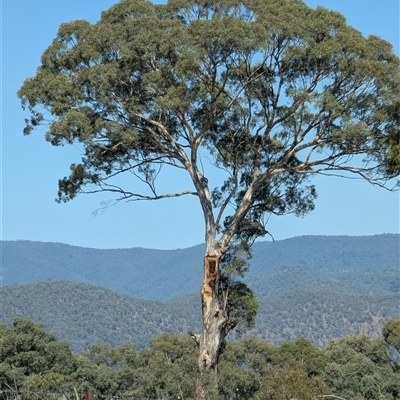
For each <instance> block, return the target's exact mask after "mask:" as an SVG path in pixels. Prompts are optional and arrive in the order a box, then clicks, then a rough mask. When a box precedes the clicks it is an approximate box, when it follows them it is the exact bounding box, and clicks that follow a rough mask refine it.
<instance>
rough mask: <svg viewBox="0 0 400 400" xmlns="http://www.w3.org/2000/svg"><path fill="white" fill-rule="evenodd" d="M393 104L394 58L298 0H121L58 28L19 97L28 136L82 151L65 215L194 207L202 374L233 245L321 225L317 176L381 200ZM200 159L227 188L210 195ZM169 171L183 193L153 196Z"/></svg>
mask: <svg viewBox="0 0 400 400" xmlns="http://www.w3.org/2000/svg"><path fill="white" fill-rule="evenodd" d="M399 92H400V80H399V59H398V58H397V57H396V56H395V55H394V53H393V50H392V46H391V45H390V44H389V43H387V42H386V41H384V40H381V39H379V38H378V37H376V36H370V37H368V38H365V37H363V36H362V35H361V33H360V32H358V31H357V30H355V29H353V28H351V27H350V26H348V25H347V24H346V21H345V19H344V17H343V16H342V15H340V14H339V13H337V12H334V11H329V10H327V9H324V8H322V7H318V8H316V9H315V10H314V9H311V8H309V7H307V6H306V5H305V4H304V3H303V2H302V1H300V0H241V1H240V0H214V1H209V0H170V1H169V2H168V4H166V5H154V4H152V3H150V2H146V1H143V0H123V1H121V2H119V3H117V4H116V5H114V6H113V7H111V8H110V9H109V10H107V11H104V12H103V13H102V15H101V19H100V21H99V22H97V23H96V24H90V23H89V22H87V21H83V20H80V21H72V22H69V23H65V24H62V25H61V27H60V29H59V31H58V34H57V36H56V38H55V39H54V41H53V43H52V44H51V45H50V47H49V48H48V49H47V50H46V51H45V52H44V54H43V56H42V59H41V65H40V67H39V69H38V70H37V73H36V76H35V77H33V78H29V79H27V80H26V81H25V82H24V84H23V86H22V87H21V89H20V91H19V93H18V94H19V97H20V98H21V100H22V104H23V106H24V107H27V108H28V109H29V111H30V112H31V117H30V118H29V119H28V120H27V125H26V128H25V131H24V132H25V134H29V133H30V132H31V131H32V129H34V128H36V127H38V126H39V125H45V126H46V127H47V131H46V139H47V140H48V141H49V142H50V143H51V144H53V145H55V146H59V145H65V144H73V145H78V146H80V148H81V149H82V151H83V157H82V159H81V161H80V162H78V163H73V164H72V165H71V172H70V175H69V176H67V177H65V178H63V179H61V180H60V181H59V192H58V200H59V201H61V202H62V201H69V200H72V199H73V198H75V197H76V196H77V195H79V194H81V193H97V192H108V193H110V194H111V195H112V196H114V197H113V198H114V199H115V201H116V202H118V201H139V200H161V199H164V198H171V197H179V196H185V195H194V196H196V197H197V198H198V199H199V204H200V206H201V208H202V211H203V215H204V223H205V242H206V252H205V258H204V279H203V284H202V287H201V302H202V315H203V329H202V332H201V334H199V335H197V336H196V337H197V339H198V343H199V347H200V354H199V359H198V364H199V369H200V371H203V370H205V369H210V368H214V367H215V366H216V364H217V361H218V355H219V353H220V349H221V345H222V343H223V342H224V339H225V337H226V335H227V334H228V332H229V330H230V329H231V327H232V326H233V325H234V324H231V325H230V321H231V320H230V319H229V318H228V316H227V307H228V306H229V305H232V304H233V303H230V302H229V300H228V301H225V302H221V297H220V295H221V293H222V292H221V290H222V291H223V292H224V293H226V292H227V290H226V288H227V286H226V279H227V278H226V276H227V275H226V274H225V275H224V274H221V270H220V261H221V258H222V257H224V256H225V255H226V253H227V251H228V250H229V246H230V244H231V242H232V240H235V241H239V240H242V239H243V240H245V241H247V242H248V243H251V242H252V241H253V240H254V239H256V238H257V237H260V236H263V235H265V234H266V233H267V231H266V228H265V226H264V224H263V221H264V216H266V215H268V214H275V215H283V214H288V213H293V214H295V215H297V216H302V215H305V214H307V213H308V212H310V211H312V210H313V209H314V200H315V198H316V196H317V194H316V189H315V187H314V186H313V185H312V184H310V183H309V178H310V177H312V176H314V175H317V174H322V175H339V176H352V177H356V178H360V179H365V180H366V181H368V182H369V183H372V184H375V185H379V186H382V187H388V184H390V182H393V181H390V179H391V178H394V177H396V176H398V174H399V168H400V160H399V158H400V157H399V152H398V150H399V136H400V133H399V132H400V130H399V120H400V117H399V109H400V107H399V106H400V100H399V96H398V94H399ZM205 158H207V160H211V165H212V166H213V167H214V168H215V169H217V170H218V171H219V174H221V173H223V174H224V179H223V180H222V181H221V183H220V184H218V185H216V186H215V187H211V186H210V182H211V179H210V182H209V178H210V177H211V176H213V172H212V171H210V172H209V173H207V174H206V173H205V172H204V168H203V160H205ZM171 169H177V170H179V171H181V172H182V173H183V174H186V175H187V176H188V177H189V178H190V182H191V185H190V187H182V190H179V191H174V192H171V193H161V192H159V190H158V186H157V182H158V180H159V179H162V178H163V177H166V178H168V174H169V172H170V171H171ZM122 175H123V176H126V178H125V179H121V178H122V177H121V176H122ZM224 285H225V286H224ZM253 306H254V304H253ZM253 306H251V307H250V308H252V309H254V307H253ZM235 307H236V304H235ZM232 312H233V313H234V311H233V310H232V309H231V315H232Z"/></svg>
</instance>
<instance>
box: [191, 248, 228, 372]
mask: <svg viewBox="0 0 400 400" xmlns="http://www.w3.org/2000/svg"><path fill="white" fill-rule="evenodd" d="M220 258H221V255H219V254H218V255H206V256H205V258H204V279H203V285H202V287H201V303H202V313H203V331H202V334H201V335H200V338H199V339H200V340H199V346H200V355H199V359H198V363H199V369H200V372H202V371H204V370H207V369H212V368H215V367H216V365H217V362H218V356H219V353H220V350H221V345H222V343H223V342H224V340H225V337H226V334H227V332H226V330H225V324H226V317H225V313H224V311H223V310H221V309H220V308H219V302H218V280H219V261H220Z"/></svg>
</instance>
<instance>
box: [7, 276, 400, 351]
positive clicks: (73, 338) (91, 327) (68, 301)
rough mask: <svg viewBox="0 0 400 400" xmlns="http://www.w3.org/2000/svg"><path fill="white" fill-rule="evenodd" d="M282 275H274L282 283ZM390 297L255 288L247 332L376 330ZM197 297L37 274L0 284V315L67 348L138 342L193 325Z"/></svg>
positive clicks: (314, 337)
mask: <svg viewBox="0 0 400 400" xmlns="http://www.w3.org/2000/svg"><path fill="white" fill-rule="evenodd" d="M273 276H275V275H273ZM290 277H291V275H290V274H288V275H287V276H286V278H285V279H283V280H281V281H280V283H281V284H282V285H285V282H289V280H290ZM398 299H399V298H398V293H391V294H382V295H366V294H357V293H354V292H353V293H352V292H349V291H343V290H338V289H336V288H333V287H328V286H305V287H303V288H299V289H297V290H294V291H288V292H286V293H283V294H279V295H276V296H274V297H262V296H261V297H260V300H259V301H260V306H259V311H258V315H257V319H256V325H255V328H254V329H253V330H252V331H251V333H252V334H254V335H257V336H259V337H262V338H265V339H267V340H268V341H269V342H270V343H272V344H274V345H279V344H281V343H282V342H283V341H284V340H291V341H295V340H296V339H298V338H300V337H305V338H307V339H308V340H310V341H311V342H312V343H313V344H314V345H316V346H319V347H322V346H325V345H326V344H327V343H328V341H329V340H331V339H334V338H338V337H341V336H344V335H346V334H349V333H355V334H359V333H367V334H369V335H371V336H372V337H374V338H376V337H379V335H380V331H381V327H382V324H383V323H384V322H385V321H387V320H388V319H390V318H396V317H398V316H399V304H398ZM199 301H200V300H199V296H198V294H192V295H186V296H181V297H177V298H174V299H172V300H169V301H166V302H158V301H151V300H143V299H135V298H131V297H129V296H127V295H121V294H118V293H115V292H112V291H111V290H109V289H104V288H101V287H98V286H93V285H89V284H85V283H76V282H69V281H45V282H36V283H31V284H26V285H10V286H7V287H4V288H3V289H2V303H3V310H2V322H5V323H7V324H10V323H11V322H12V320H13V319H14V318H15V317H16V316H21V317H25V318H30V319H32V320H34V321H36V322H40V323H42V324H44V326H45V327H46V328H47V329H48V330H49V331H51V332H54V333H56V334H57V335H58V336H59V337H60V338H61V339H65V340H67V341H68V342H69V343H71V346H72V348H73V349H74V350H75V351H83V350H85V349H87V348H88V347H90V346H91V345H93V344H94V343H97V342H101V343H105V344H108V345H110V346H119V345H121V344H123V343H126V342H129V343H133V344H134V345H135V346H136V347H137V348H143V347H145V346H148V344H149V342H150V340H151V339H152V338H153V337H155V336H157V335H159V334H161V333H162V332H167V333H187V332H189V331H192V330H195V331H198V330H199V329H200V326H199V325H200V321H201V318H200V309H199ZM231 338H232V339H238V336H237V334H236V335H235V334H233V335H231Z"/></svg>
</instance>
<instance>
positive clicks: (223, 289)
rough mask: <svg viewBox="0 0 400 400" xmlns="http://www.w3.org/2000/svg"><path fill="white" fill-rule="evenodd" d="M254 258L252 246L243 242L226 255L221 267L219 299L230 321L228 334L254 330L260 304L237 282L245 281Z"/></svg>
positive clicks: (232, 247)
mask: <svg viewBox="0 0 400 400" xmlns="http://www.w3.org/2000/svg"><path fill="white" fill-rule="evenodd" d="M250 258H251V248H250V246H249V243H248V242H247V241H245V240H241V241H239V242H238V243H235V244H234V245H231V247H230V249H229V250H228V251H227V252H226V253H225V254H224V256H223V257H222V260H221V264H220V269H221V272H220V277H219V286H218V297H219V302H220V308H221V309H222V310H224V312H225V314H226V317H227V322H226V325H227V331H229V330H231V329H233V328H236V331H237V332H241V331H242V330H244V331H245V330H246V329H251V328H253V327H254V324H255V319H256V315H257V310H258V301H257V300H256V298H255V295H254V292H253V291H252V290H251V289H250V288H249V287H248V286H247V285H246V284H245V283H244V282H243V281H240V280H238V279H240V278H244V276H245V274H246V272H247V271H248V269H249V264H248V262H247V261H246V260H248V259H250Z"/></svg>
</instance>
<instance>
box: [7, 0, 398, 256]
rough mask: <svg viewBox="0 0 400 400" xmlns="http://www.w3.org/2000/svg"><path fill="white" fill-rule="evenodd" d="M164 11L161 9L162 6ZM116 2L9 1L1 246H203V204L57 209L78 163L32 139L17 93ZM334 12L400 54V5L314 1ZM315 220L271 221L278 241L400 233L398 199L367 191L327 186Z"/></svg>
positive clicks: (80, 202)
mask: <svg viewBox="0 0 400 400" xmlns="http://www.w3.org/2000/svg"><path fill="white" fill-rule="evenodd" d="M159 2H162V1H159ZM114 3H115V1H114V0H69V1H65V0H3V2H2V82H1V91H2V109H1V111H2V115H1V124H2V125H1V145H2V162H1V169H2V170H1V174H2V180H1V185H2V187H1V193H2V196H1V207H2V208H1V209H2V221H1V222H2V224H1V227H2V228H1V229H2V232H1V235H2V239H3V240H17V239H25V240H37V241H45V242H62V243H68V244H71V245H77V246H83V247H94V248H129V247H146V248H157V249H175V248H186V247H190V246H194V245H197V244H199V243H203V242H204V223H203V218H202V213H201V209H200V205H199V203H198V199H197V198H195V197H193V196H192V197H186V198H179V199H169V200H164V201H159V202H140V203H120V204H118V205H116V206H114V207H110V208H108V209H106V210H105V211H104V212H103V211H101V212H98V213H95V214H94V211H96V210H97V209H99V208H100V207H101V202H102V201H104V200H106V198H105V197H104V196H100V195H98V196H96V195H90V196H80V197H78V198H77V199H75V200H73V201H72V202H69V203H67V204H58V203H56V202H55V201H54V199H55V197H56V193H57V181H58V179H59V178H62V177H64V176H65V175H67V174H68V171H69V165H70V164H71V163H72V162H74V161H79V153H78V151H77V150H76V149H74V148H73V147H72V148H68V147H61V148H59V147H53V146H51V145H50V144H49V143H47V142H46V141H45V140H44V137H43V135H44V131H42V130H40V129H39V130H38V131H35V132H34V133H33V134H32V135H30V136H28V137H24V136H23V135H22V129H23V127H24V118H25V117H27V114H26V113H24V112H23V111H22V109H21V106H20V102H19V100H18V98H17V97H16V92H17V90H18V89H19V87H20V86H21V84H22V83H23V81H24V79H26V78H28V77H30V76H33V75H34V74H35V71H36V68H37V67H38V65H39V61H40V56H41V54H42V53H43V51H44V50H45V49H46V47H47V46H48V45H49V44H50V43H51V41H52V39H53V38H54V37H55V35H56V32H57V29H58V27H59V25H60V24H61V23H63V22H67V21H71V20H74V19H86V20H89V21H91V22H95V21H96V20H97V19H98V18H99V16H100V13H101V11H102V10H105V9H107V8H109V7H110V6H111V5H113V4H114ZM306 3H307V4H308V5H309V6H311V7H315V6H317V5H322V6H324V7H326V8H330V9H335V10H337V11H339V12H341V13H342V14H343V15H345V17H346V18H347V21H348V23H349V24H350V25H352V26H354V27H355V28H357V29H358V30H360V31H361V32H363V33H364V34H365V35H369V34H376V35H378V36H380V37H382V38H384V39H386V40H388V41H389V42H391V43H392V44H393V46H394V48H395V51H396V53H397V54H399V18H400V15H399V0H306ZM314 183H315V184H316V185H317V189H318V193H319V198H318V200H317V202H316V210H315V211H314V212H313V213H311V214H310V215H308V216H306V217H305V218H300V219H298V218H295V217H293V216H286V217H271V219H270V221H269V223H268V226H267V229H268V230H269V231H270V232H271V233H272V234H273V235H274V237H275V239H276V240H282V239H285V238H289V237H294V236H300V235H372V234H380V233H398V232H399V194H398V193H390V192H387V191H384V190H382V189H380V188H376V187H372V186H370V185H369V184H367V183H366V182H362V181H354V180H343V179H338V178H325V177H319V178H317V179H315V180H314Z"/></svg>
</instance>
